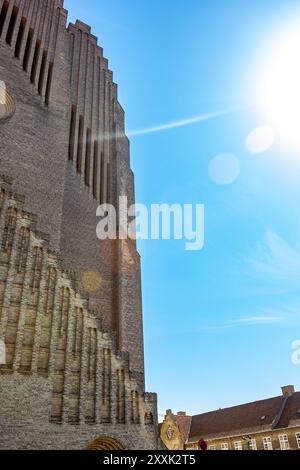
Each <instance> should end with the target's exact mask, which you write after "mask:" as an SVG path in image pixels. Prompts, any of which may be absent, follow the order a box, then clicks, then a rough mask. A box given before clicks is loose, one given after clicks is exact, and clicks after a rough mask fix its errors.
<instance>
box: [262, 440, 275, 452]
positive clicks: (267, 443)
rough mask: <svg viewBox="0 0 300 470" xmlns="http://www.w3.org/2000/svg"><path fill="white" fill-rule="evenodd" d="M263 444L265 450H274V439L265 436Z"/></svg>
mask: <svg viewBox="0 0 300 470" xmlns="http://www.w3.org/2000/svg"><path fill="white" fill-rule="evenodd" d="M263 445H264V450H272V449H273V446H272V439H271V438H270V437H264V438H263Z"/></svg>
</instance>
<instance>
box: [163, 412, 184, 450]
mask: <svg viewBox="0 0 300 470" xmlns="http://www.w3.org/2000/svg"><path fill="white" fill-rule="evenodd" d="M160 438H161V440H162V442H163V443H164V445H165V446H166V448H167V449H169V450H184V449H185V446H184V444H185V443H184V439H183V437H182V435H181V432H180V429H179V427H178V424H177V423H176V419H175V417H174V415H173V414H172V412H171V410H167V412H166V415H165V419H164V421H163V422H162V424H161V427H160Z"/></svg>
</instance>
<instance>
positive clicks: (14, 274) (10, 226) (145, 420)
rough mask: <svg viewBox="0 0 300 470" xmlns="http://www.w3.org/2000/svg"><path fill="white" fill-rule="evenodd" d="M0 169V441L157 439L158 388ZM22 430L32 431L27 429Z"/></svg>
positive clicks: (80, 444)
mask: <svg viewBox="0 0 300 470" xmlns="http://www.w3.org/2000/svg"><path fill="white" fill-rule="evenodd" d="M12 189H13V187H12V184H11V181H10V180H9V179H7V178H3V177H2V178H0V195H1V197H0V339H1V340H4V342H5V345H6V361H5V364H4V365H1V366H0V397H1V419H0V447H1V448H3V449H5V448H22V449H26V448H39V449H43V448H59V449H69V448H84V447H86V446H87V445H88V444H89V443H90V442H92V441H93V440H94V439H96V438H97V437H99V436H101V435H105V436H110V437H114V438H116V439H117V440H119V441H120V442H122V445H123V446H124V447H125V448H137V449H139V448H140V449H141V448H149V449H155V448H156V447H157V445H158V436H157V432H158V431H157V412H156V395H155V394H147V393H144V388H143V386H141V385H140V383H139V382H138V381H137V380H135V377H134V373H133V372H132V371H131V369H130V364H129V356H128V354H125V353H121V352H119V351H118V350H117V348H116V344H115V341H114V338H113V337H112V336H111V335H110V334H109V332H106V331H105V330H103V329H102V328H101V325H100V324H99V320H98V318H97V316H96V315H95V314H94V313H93V312H91V311H89V309H88V302H87V300H86V299H85V298H83V297H82V295H81V294H80V293H79V292H78V291H77V290H76V283H74V282H73V280H72V279H71V278H70V277H69V274H68V273H67V272H65V271H63V269H62V266H61V260H60V258H59V256H58V254H56V253H54V252H53V251H51V250H50V249H49V242H47V241H45V240H44V239H42V238H41V237H40V235H39V234H36V232H35V227H36V222H37V219H36V217H35V216H34V215H33V214H30V213H28V212H25V211H23V206H24V202H25V199H24V198H23V197H21V196H20V195H18V194H15V193H14V192H13V191H12ZM25 429H26V432H25Z"/></svg>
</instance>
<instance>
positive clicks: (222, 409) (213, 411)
mask: <svg viewBox="0 0 300 470" xmlns="http://www.w3.org/2000/svg"><path fill="white" fill-rule="evenodd" d="M295 393H297V392H295ZM299 393H300V392H299ZM281 397H282V395H277V396H275V397H269V398H263V399H261V400H254V401H250V402H247V403H241V404H239V405H232V406H226V407H224V408H218V409H216V410H211V411H205V412H204V413H198V414H197V415H192V418H194V417H197V416H203V415H206V414H209V413H216V412H217V411H224V410H230V409H233V408H240V407H241V406H248V405H252V404H254V403H260V402H266V401H269V400H275V399H276V398H281Z"/></svg>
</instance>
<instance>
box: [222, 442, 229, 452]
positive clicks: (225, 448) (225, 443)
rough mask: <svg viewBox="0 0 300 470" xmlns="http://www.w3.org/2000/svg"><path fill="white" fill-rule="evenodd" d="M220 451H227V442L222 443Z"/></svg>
mask: <svg viewBox="0 0 300 470" xmlns="http://www.w3.org/2000/svg"><path fill="white" fill-rule="evenodd" d="M221 450H229V446H228V444H227V442H222V444H221Z"/></svg>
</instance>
